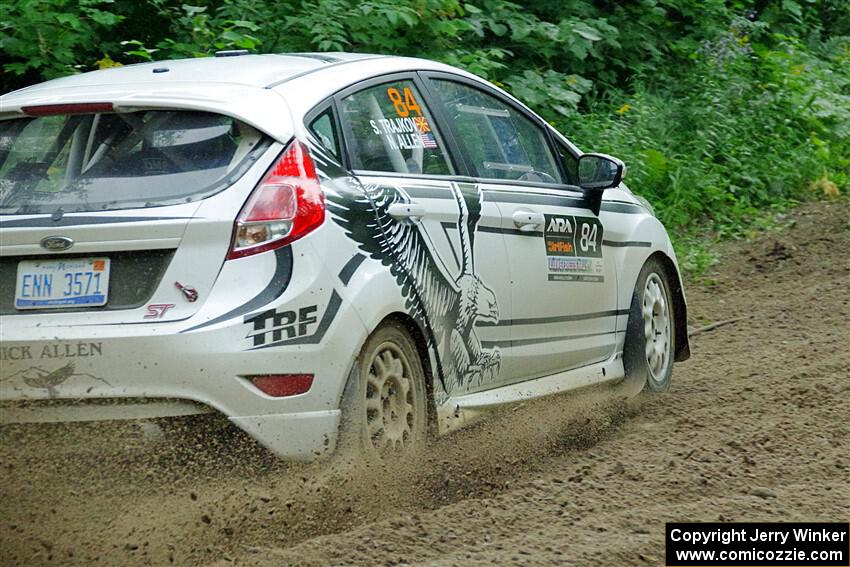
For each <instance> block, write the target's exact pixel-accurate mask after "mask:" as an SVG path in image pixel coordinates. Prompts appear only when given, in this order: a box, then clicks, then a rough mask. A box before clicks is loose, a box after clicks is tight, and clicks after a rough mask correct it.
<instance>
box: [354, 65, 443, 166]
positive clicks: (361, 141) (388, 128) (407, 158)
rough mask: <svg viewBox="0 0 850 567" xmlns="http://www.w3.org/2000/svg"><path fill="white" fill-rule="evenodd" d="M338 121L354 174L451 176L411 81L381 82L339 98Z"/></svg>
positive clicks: (437, 136)
mask: <svg viewBox="0 0 850 567" xmlns="http://www.w3.org/2000/svg"><path fill="white" fill-rule="evenodd" d="M340 118H341V120H342V124H343V130H344V131H345V139H346V145H347V146H348V150H349V154H350V158H351V166H352V168H354V169H363V170H368V171H391V172H396V173H423V174H430V175H447V174H450V173H452V170H451V166H450V164H449V160H448V157H447V152H446V149H445V145H444V144H443V141H442V139H441V138H440V135H439V132H437V128H436V127H435V124H434V120H433V118H432V117H431V114H430V113H429V112H428V109H427V108H426V107H425V102H424V100H423V99H422V97H421V96H420V95H419V92H418V91H417V90H416V87H415V86H414V84H413V82H412V81H395V82H391V83H384V84H382V85H378V86H374V87H369V88H366V89H363V90H362V91H358V92H356V93H354V94H352V95H349V96H347V97H345V98H343V99H342V104H341V116H340Z"/></svg>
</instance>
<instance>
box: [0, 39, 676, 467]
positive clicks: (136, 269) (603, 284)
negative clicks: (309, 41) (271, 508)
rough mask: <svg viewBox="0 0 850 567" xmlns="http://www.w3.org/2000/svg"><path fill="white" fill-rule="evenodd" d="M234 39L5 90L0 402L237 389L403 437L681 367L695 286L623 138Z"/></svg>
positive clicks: (107, 405)
mask: <svg viewBox="0 0 850 567" xmlns="http://www.w3.org/2000/svg"><path fill="white" fill-rule="evenodd" d="M220 55H221V56H219V57H214V58H206V59H194V60H182V61H163V62H157V63H150V64H142V65H133V66H128V67H124V68H117V69H108V70H102V71H95V72H92V73H86V74H82V75H77V76H71V77H66V78H62V79H57V80H53V81H49V82H46V83H43V84H39V85H35V86H32V87H29V88H25V89H22V90H19V91H16V92H13V93H10V94H7V95H5V96H3V97H2V98H0V236H2V244H0V255H1V256H0V263H2V271H0V314H2V315H0V340H2V344H0V362H2V364H1V365H0V403H2V406H0V420H2V421H3V422H5V423H10V422H11V423H25V422H44V421H82V420H112V419H141V418H159V417H165V416H178V415H190V414H197V413H204V412H212V411H215V412H220V413H221V414H224V415H225V416H227V418H228V419H229V420H230V421H231V422H232V423H233V424H235V425H237V426H238V427H240V428H242V429H243V430H244V431H246V432H247V433H249V434H250V435H252V436H253V437H254V438H256V439H257V440H258V441H259V442H261V443H262V444H263V445H265V446H266V447H268V448H269V449H271V450H272V451H274V452H275V453H277V454H278V455H280V456H282V457H284V458H290V459H308V458H312V457H314V456H316V455H319V454H322V453H325V452H329V451H332V450H333V449H334V447H335V446H336V445H337V441H338V439H341V438H345V437H346V436H347V437H349V438H350V439H352V440H353V441H354V443H355V444H356V446H357V447H358V448H360V449H361V450H362V451H363V452H364V453H365V454H368V455H373V456H378V457H380V456H382V455H385V454H388V453H389V454H395V453H396V452H401V451H405V450H409V449H411V448H415V447H417V446H420V445H421V444H422V442H423V440H424V439H425V438H426V437H427V434H428V433H429V432H430V431H434V432H439V433H442V432H446V431H450V430H452V429H455V428H457V427H459V426H461V425H463V424H464V423H468V422H470V421H471V420H473V419H475V418H476V416H478V415H481V414H482V413H483V412H484V410H488V409H490V408H494V407H498V406H501V405H503V404H508V403H511V402H516V401H519V400H525V399H529V398H534V397H539V396H543V395H548V394H552V393H556V392H561V391H566V390H570V389H575V388H579V387H583V386H588V385H591V384H601V383H610V384H612V385H618V384H619V385H621V386H622V388H623V390H624V391H628V392H630V393H636V392H637V391H639V390H640V389H641V388H646V389H648V390H651V391H663V390H665V389H667V388H668V386H669V384H670V378H671V372H672V364H673V362H674V361H678V360H684V359H686V358H687V357H688V355H689V349H688V339H687V333H686V326H685V321H686V313H685V299H684V295H683V291H682V283H681V279H680V276H679V270H678V267H677V263H676V258H675V255H674V253H673V248H672V246H671V244H670V241H669V239H668V236H667V234H666V232H665V229H664V227H663V226H662V225H661V223H660V222H659V221H658V220H657V219H656V218H655V217H654V215H653V212H652V210H651V209H650V208H649V206H648V205H647V204H646V203H645V201H642V200H641V199H639V198H637V197H635V196H634V195H633V194H632V193H631V192H630V191H629V189H628V188H626V186H625V185H623V184H622V183H621V180H622V178H623V175H624V171H625V168H624V166H623V164H622V163H621V162H620V161H618V160H617V159H614V158H611V157H608V156H605V155H601V154H590V153H582V152H581V151H580V150H579V149H578V148H577V147H576V146H575V145H573V144H572V143H570V141H569V140H567V139H566V138H565V137H564V136H562V135H561V134H559V133H558V132H556V131H555V130H553V129H552V128H551V127H550V126H549V125H547V124H546V122H544V121H543V120H541V119H540V118H539V117H538V116H536V115H535V114H534V113H533V112H531V111H530V110H529V109H528V108H526V107H525V106H524V105H523V104H522V103H520V102H519V101H517V100H516V99H515V98H513V97H511V96H510V95H509V94H507V93H505V92H504V91H502V90H500V89H498V88H496V87H494V86H493V85H491V84H489V83H488V82H486V81H484V80H482V79H480V78H478V77H475V76H474V75H471V74H469V73H466V72H464V71H461V70H459V69H456V68H453V67H449V66H446V65H443V64H439V63H435V62H431V61H424V60H420V59H410V58H400V57H386V56H369V55H354V54H289V55H244V54H238V53H222V54H220Z"/></svg>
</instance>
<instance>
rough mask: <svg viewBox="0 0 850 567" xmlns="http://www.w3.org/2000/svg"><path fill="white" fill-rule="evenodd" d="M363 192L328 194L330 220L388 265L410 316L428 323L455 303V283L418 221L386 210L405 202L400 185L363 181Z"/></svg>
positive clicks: (426, 324)
mask: <svg viewBox="0 0 850 567" xmlns="http://www.w3.org/2000/svg"><path fill="white" fill-rule="evenodd" d="M362 189H363V193H362V195H357V196H348V197H347V198H346V199H337V198H334V196H331V195H329V196H328V197H329V199H328V201H329V202H328V210H329V211H330V212H331V215H332V217H333V220H334V221H335V222H336V223H337V224H338V225H339V226H340V227H342V229H343V230H344V231H345V232H346V234H347V235H348V236H349V238H351V239H353V240H354V241H355V242H357V244H358V247H359V248H360V250H362V251H363V252H365V253H366V254H367V255H368V256H369V257H370V258H373V259H375V260H378V261H380V262H381V263H382V264H383V265H384V266H387V267H388V268H389V269H390V273H391V274H392V275H393V277H395V280H396V282H397V283H398V285H399V286H400V288H401V293H402V295H404V296H405V298H406V301H407V305H406V307H407V309H408V311H409V313H410V314H411V316H413V317H414V318H416V319H417V320H419V321H420V322H422V323H424V324H425V326H426V328H430V326H431V324H430V320H435V319H442V318H443V317H444V316H445V315H446V313H448V312H449V310H451V309H452V306H453V305H455V304H456V303H457V295H458V288H457V286H456V285H455V282H454V280H453V279H452V278H451V277H450V276H449V275H448V274H446V273H445V268H444V266H443V265H442V262H438V261H437V260H436V259H435V258H434V256H433V253H432V251H431V249H430V247H429V246H428V243H427V240H426V237H425V236H424V235H423V233H422V232H421V230H420V226H419V225H417V224H415V223H412V222H410V221H406V220H398V219H395V218H393V217H392V216H391V215H390V214H389V208H390V206H391V205H392V204H394V203H404V202H409V198H408V197H407V194H406V193H405V192H404V190H403V189H401V188H400V187H391V186H387V185H372V184H369V185H364V186H363V187H362Z"/></svg>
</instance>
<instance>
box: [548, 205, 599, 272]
mask: <svg viewBox="0 0 850 567" xmlns="http://www.w3.org/2000/svg"><path fill="white" fill-rule="evenodd" d="M543 241H544V243H545V245H546V263H547V269H548V275H549V281H550V282H554V281H561V282H603V281H605V264H604V263H603V259H602V223H601V222H599V219H596V218H594V217H576V216H572V215H546V225H545V229H544V231H543Z"/></svg>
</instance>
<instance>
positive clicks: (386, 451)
mask: <svg viewBox="0 0 850 567" xmlns="http://www.w3.org/2000/svg"><path fill="white" fill-rule="evenodd" d="M341 409H342V420H341V424H340V435H339V444H338V451H337V453H338V454H339V455H343V456H345V457H348V456H350V457H352V458H358V457H362V458H365V460H366V461H368V462H377V461H389V460H391V459H395V458H399V457H405V456H409V455H411V454H413V453H414V452H416V451H418V450H420V449H421V448H422V447H423V446H424V445H425V442H426V438H427V432H428V403H427V399H426V389H425V371H424V370H423V368H422V361H421V359H420V358H419V353H418V351H417V349H416V345H415V344H414V342H413V339H411V337H410V334H409V333H408V332H407V330H406V329H405V327H404V325H402V324H400V323H398V322H395V321H389V322H386V323H383V324H382V325H381V326H380V327H378V328H377V329H376V330H375V331H374V332H373V333H372V334H371V335H370V336H369V338H368V339H367V340H366V343H365V344H364V345H363V348H362V349H361V351H360V354H359V355H358V357H357V359H356V360H355V362H354V366H353V368H352V371H351V374H350V375H349V378H348V383H347V384H346V387H345V392H344V393H343V399H342V404H341Z"/></svg>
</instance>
